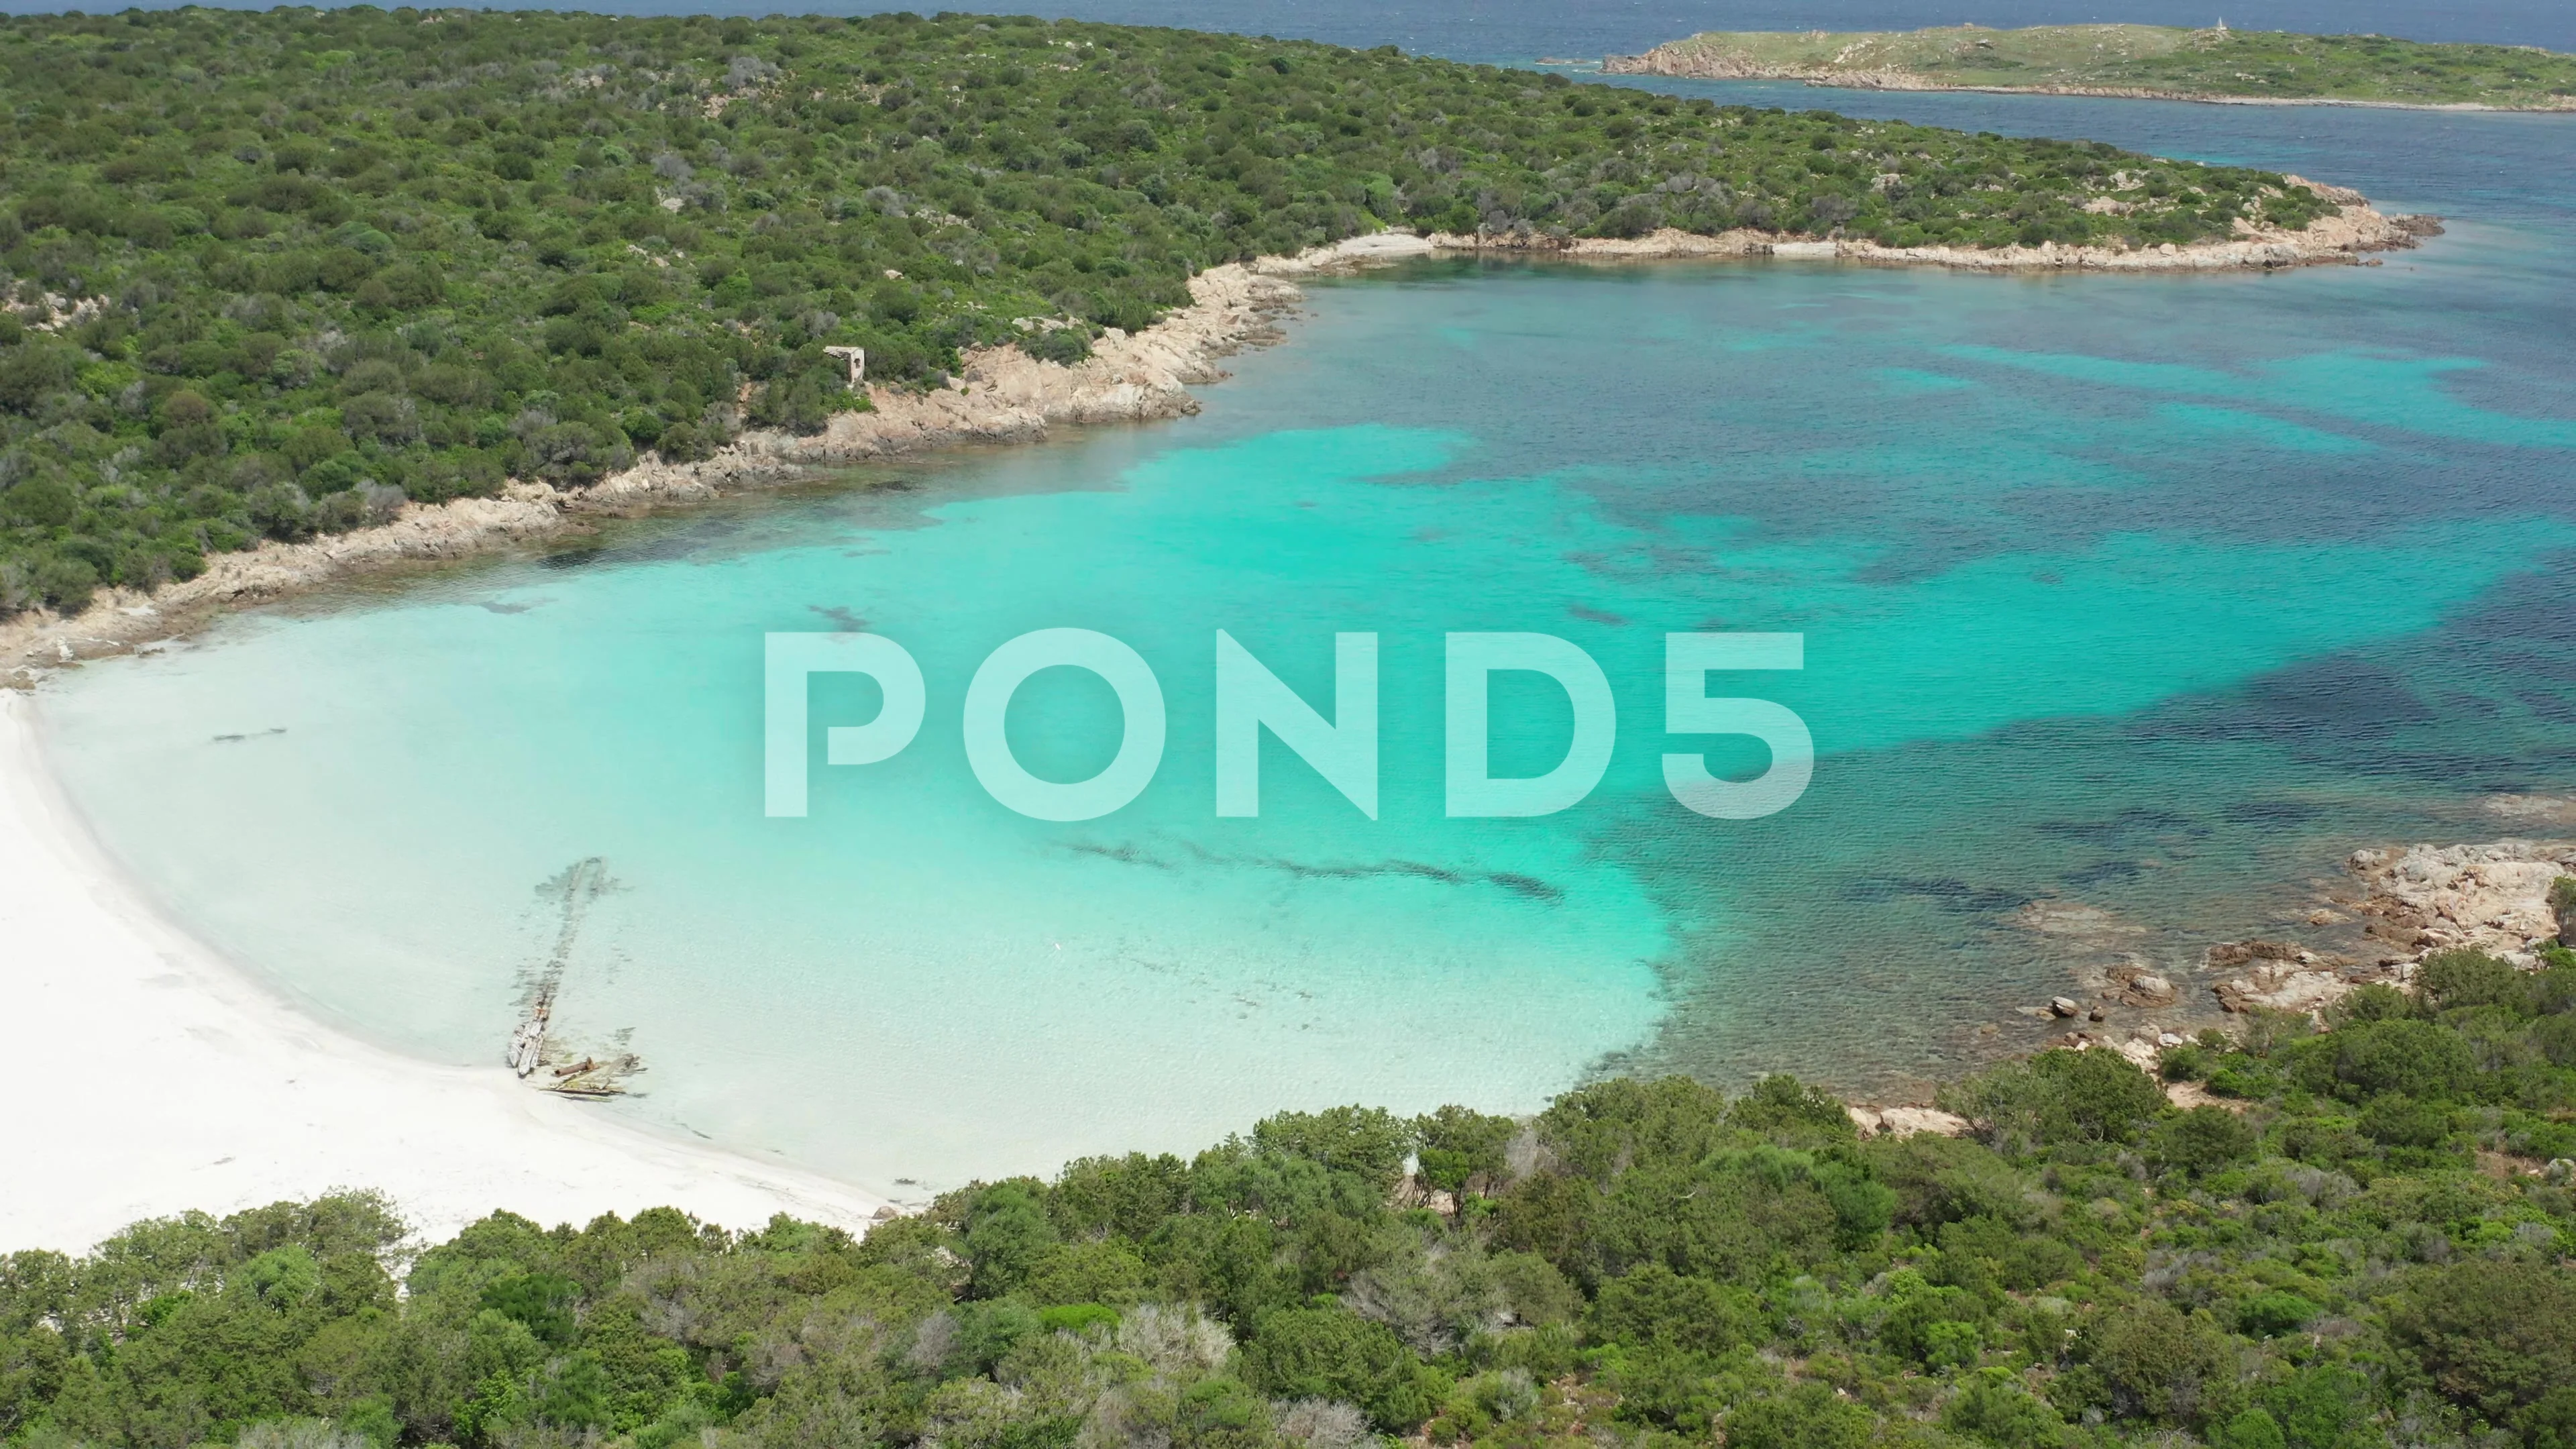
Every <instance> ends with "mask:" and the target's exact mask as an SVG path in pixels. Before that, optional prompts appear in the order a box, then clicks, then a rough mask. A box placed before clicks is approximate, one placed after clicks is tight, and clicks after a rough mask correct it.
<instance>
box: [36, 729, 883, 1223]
mask: <svg viewBox="0 0 2576 1449" xmlns="http://www.w3.org/2000/svg"><path fill="white" fill-rule="evenodd" d="M0 1100H5V1101H6V1102H7V1103H8V1104H9V1106H8V1109H7V1111H6V1112H0V1253H6V1252H10V1251H14V1250H18V1249H24V1248H53V1249H58V1250H61V1251H65V1252H80V1251H83V1250H85V1249H87V1248H89V1247H90V1246H91V1245H93V1244H95V1243H96V1242H98V1241H99V1240H100V1239H102V1238H104V1237H106V1236H108V1235H109V1234H111V1233H113V1232H115V1231H116V1230H117V1229H119V1228H121V1227H123V1226H125V1225H126V1224H128V1223H131V1222H134V1221H137V1220H140V1219H143V1218H150V1217H163V1216H168V1215H171V1214H175V1213H179V1212H182V1211H186V1210H188V1209H192V1208H195V1209H203V1210H205V1211H207V1212H212V1213H217V1214H221V1213H224V1212H229V1211H232V1210H235V1209H238V1208H243V1207H249V1206H255V1205H258V1204H263V1203H269V1202H274V1201H277V1200H279V1199H281V1198H304V1197H311V1196H313V1195H315V1194H317V1193H321V1192H325V1191H328V1190H330V1189H333V1188H375V1189H378V1190H381V1191H382V1192H384V1193H385V1194H387V1195H388V1196H389V1197H391V1198H392V1199H393V1201H394V1202H395V1203H396V1204H397V1206H398V1207H399V1208H400V1209H401V1210H402V1212H403V1214H404V1216H405V1217H406V1218H407V1219H408V1220H409V1221H410V1222H411V1223H412V1224H413V1226H414V1227H415V1228H416V1229H417V1230H418V1231H419V1232H420V1233H422V1234H423V1235H425V1236H426V1237H428V1238H429V1239H431V1240H436V1239H438V1238H442V1237H444V1236H446V1235H448V1234H450V1233H452V1232H453V1231H454V1230H455V1229H456V1228H458V1227H459V1226H461V1225H463V1224H465V1223H467V1222H470V1221H472V1220H474V1219H476V1218H478V1217H481V1216H483V1215H484V1214H486V1213H489V1212H491V1211H493V1210H495V1209H499V1208H506V1209H508V1210H510V1211H512V1212H515V1213H519V1214H521V1215H523V1216H525V1217H529V1218H533V1219H535V1220H536V1221H538V1222H540V1223H545V1224H548V1225H552V1224H554V1223H558V1222H574V1223H581V1222H587V1221H589V1220H590V1219H592V1218H594V1217H596V1216H598V1215H599V1214H601V1213H609V1212H614V1213H619V1214H632V1213H634V1212H636V1211H637V1210H639V1209H642V1208H647V1207H655V1206H664V1205H668V1206H673V1207H678V1208H681V1209H684V1210H686V1211H688V1212H690V1213H694V1214H696V1215H697V1216H698V1217H700V1218H701V1219H704V1220H706V1221H709V1222H714V1223H721V1224H723V1225H725V1226H727V1227H735V1228H744V1227H756V1226H758V1225H760V1224H761V1223H764V1222H766V1221H768V1219H769V1218H770V1216H771V1215H773V1214H775V1213H782V1212H783V1213H788V1214H791V1215H793V1216H796V1217H799V1218H804V1219H808V1220H813V1221H821V1222H829V1223H837V1224H841V1225H844V1226H849V1227H858V1226H861V1225H863V1224H865V1223H866V1222H867V1221H868V1220H869V1218H870V1217H871V1216H872V1214H874V1212H875V1211H876V1209H877V1208H878V1207H879V1206H881V1205H882V1200H881V1199H879V1198H876V1197H873V1196H871V1195H869V1194H867V1193H865V1192H862V1191H860V1190H858V1189H856V1188H853V1187H849V1186H845V1185H843V1184H840V1183H837V1182H833V1181H830V1180H828V1179H824V1178H821V1177H817V1176H814V1175H812V1174H809V1173H804V1172H799V1171H797V1170H794V1169H792V1168H788V1167H785V1166H783V1165H773V1164H769V1163H764V1162H759V1161H756V1160H753V1159H751V1158H746V1157H740V1156H736V1155H733V1154H731V1153H727V1152H722V1151H719V1150H716V1149H714V1148H711V1147H704V1146H699V1145H697V1144H693V1143H687V1142H680V1141H674V1140H670V1139H666V1138H663V1137H659V1136H656V1135H652V1134H650V1133H647V1132H645V1131H643V1130H641V1129H638V1128H634V1127H631V1126H629V1125H627V1124H626V1123H624V1122H621V1121H618V1120H615V1119H614V1118H612V1117H610V1116H609V1115H607V1114H606V1113H605V1112H604V1111H603V1110H602V1109H601V1108H599V1107H597V1106H594V1105H589V1104H585V1103H581V1102H576V1101H572V1100H568V1099H565V1098H561V1097H556V1096H553V1095H550V1094H547V1093H543V1092H539V1091H536V1090H533V1089H531V1088H529V1087H528V1086H526V1085H524V1084H523V1083H521V1082H519V1081H518V1080H517V1079H516V1078H515V1077H513V1076H512V1075H511V1074H510V1073H509V1072H508V1071H507V1070H506V1069H504V1068H502V1067H500V1066H498V1065H497V1064H496V1065H494V1066H491V1067H488V1068H486V1067H455V1066H441V1065H436V1064H433V1063H429V1062H422V1061H415V1060H412V1059H409V1058H406V1057H402V1056H399V1055H396V1054H394V1053H391V1052H388V1051H385V1050H383V1049H381V1048H377V1047H374V1046H370V1045H368V1044H366V1043H364V1042H362V1041H359V1040H357V1039H355V1038H353V1037H351V1036H349V1035H347V1034H345V1033H342V1032H340V1031H337V1030H334V1029H332V1028H330V1027H328V1026H326V1025H324V1024H322V1023H320V1022H318V1021H315V1020H311V1019H308V1018H306V1017H304V1016H302V1015H301V1014H299V1013H298V1012H296V1011H295V1010H293V1009H292V1008H290V1007H289V1006H287V1005H286V1004H285V1003H283V1002H281V1001H279V1000H277V999H275V998H274V997H273V996H272V995H271V994H270V993H269V992H268V991H267V990H265V989H264V988H263V987H261V986H260V985H259V984H258V983H257V982H255V981H253V980H252V979H251V978H249V977H248V976H246V975H244V974H243V973H242V972H241V971H240V970H239V969H237V968H236V967H234V966H233V965H232V964H230V963H229V962H227V961H225V960H223V959H221V958H220V957H219V956H218V955H217V954H216V953H215V952H213V951H212V950H210V949H208V948H207V947H205V946H203V945H201V944H199V943H197V942H195V941H193V940H190V939H189V938H188V937H187V936H186V935H184V934H183V933H181V932H180V931H179V930H178V929H176V928H175V927H173V926H172V925H171V924H169V923H168V922H167V921H165V920H163V919H162V918H161V917H160V916H159V915H158V914H157V913H156V912H155V911H154V909H153V908H152V907H151V906H150V905H149V904H148V902H147V901H146V899H145V898H144V896H143V894H142V893H141V891H140V889H139V888H138V887H136V886H135V885H133V884H132V883H131V882H130V881H128V880H127V879H126V878H125V877H124V875H123V873H122V872H120V871H119V870H118V869H117V868H116V867H115V866H114V864H113V863H112V862H110V861H109V860H108V859H107V857H106V856H105V854H104V853H103V852H102V851H101V850H100V849H99V848H98V846H97V844H96V842H95V841H94V840H93V839H92V837H91V836H90V834H89V831H88V829H87V827H86V826H85V825H84V824H83V823H82V821H81V820H80V818H79V816H78V815H77V814H76V813H75V812H74V810H73V809H72V808H71V806H70V804H69V802H68V801H67V800H66V799H65V798H64V797H63V795H62V793H61V792H60V790H59V789H58V788H57V787H56V784H55V782H54V779H53V777H52V775H51V773H50V771H49V770H48V768H47V765H46V762H45V758H44V752H43V748H42V740H41V729H40V726H39V721H38V718H37V710H36V709H35V707H34V702H33V701H32V700H31V699H30V698H29V697H27V696H26V695H24V694H21V693H17V692H13V691H9V690H5V689H0Z"/></svg>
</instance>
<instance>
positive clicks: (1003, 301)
mask: <svg viewBox="0 0 2576 1449" xmlns="http://www.w3.org/2000/svg"><path fill="white" fill-rule="evenodd" d="M0 87H5V90H0V94H5V98H6V106H5V109H0V289H5V290H6V292H7V293H8V297H7V300H8V301H9V302H11V303H13V304H14V306H13V307H11V308H5V309H0V616H5V615H6V614H8V613H10V612H11V611H15V610H20V609H25V608H29V607H34V606H38V605H41V604H50V605H52V606H54V607H57V608H70V607H73V606H76V605H78V604H80V603H81V602H82V601H83V600H84V599H86V598H87V597H88V596H89V595H90V593H91V592H92V590H93V589H94V588H96V587H97V586H98V585H100V584H103V583H114V584H121V585H127V586H133V587H149V586H152V585H154V584H156V583H159V582H161V581H163V580H166V579H169V578H173V577H185V576H188V575H191V574H193V573H194V572H195V571H197V570H199V569H200V568H202V566H203V561H204V559H205V557H206V555H208V554H210V553H217V552H222V551H224V550H228V549H234V548H239V547H242V546H244V545H246V544H248V543H250V542H252V541H254V540H256V539H257V538H260V537H262V536H266V537H276V538H297V537H301V536H304V535H306V534H308V533H310V532H313V531H316V530H324V531H328V530H335V529H342V528H347V527H350V526H353V525H356V524H358V523H361V522H364V521H366V520H368V519H370V518H379V517H382V516H384V515H385V514H387V513H388V512H389V511H390V510H392V509H393V508H395V507H397V506H398V505H399V504H400V503H401V502H402V501H403V500H404V499H419V500H437V499H444V498H449V497H454V496H457V495H461V494H481V493H488V492H491V491H493V490H495V489H497V488H498V487H500V486H501V485H502V483H503V482H504V480H506V479H509V478H513V477H516V478H520V479H525V480H531V481H537V482H543V483H547V484H552V485H554V486H556V487H560V488H578V487H581V486H584V485H586V484H588V483H590V482H592V481H595V480H596V479H598V478H599V477H601V476H602V475H603V474H605V473H607V472H609V471H612V470H615V469H618V468H620V467H622V466H624V465H626V464H627V463H628V462H629V461H630V460H631V459H633V458H634V457H636V456H637V455H638V454H639V452H641V451H642V450H646V449H653V450H658V451H659V452H660V453H661V454H663V455H664V456H666V457H670V458H675V459H689V458H694V457H697V456H700V455H702V454H704V453H706V452H707V451H709V450H710V449H713V448H715V447H718V446H720V445H722V444H723V443H725V442H726V441H727V440H729V439H730V438H731V437H732V436H733V435H734V434H735V433H736V431H737V430H739V429H741V428H744V427H754V426H768V427H780V428H787V429H792V430H798V431H805V432H811V431H813V430H815V429H817V428H819V427H820V426H821V425H822V424H823V421H824V419H825V418H826V417H827V416H828V415H829V414H830V413H831V412H832V411H834V410H836V409H845V408H849V407H852V406H856V405H859V404H858V403H857V402H856V400H854V399H853V398H851V397H850V396H849V395H848V393H847V392H846V391H845V389H844V377H845V374H844V372H843V370H842V367H841V365H840V364H839V363H838V362H835V361H833V360H832V359H830V358H828V357H827V356H826V355H825V354H824V352H823V350H822V349H823V348H824V347H825V346H827V345H833V344H843V345H858V346H864V347H865V348H866V349H867V350H868V356H869V361H870V371H871V375H872V377H874V378H876V379H879V380H889V381H896V382H906V383H913V384H921V383H927V382H934V381H937V380H939V379H940V378H942V377H943V375H944V374H945V373H947V372H949V371H953V370H955V369H956V368H957V367H958V366H959V354H960V352H961V350H963V349H967V348H970V347H974V346H978V345H998V344H1003V343H1008V342H1013V341H1017V342H1019V343H1020V344H1021V345H1022V346H1024V347H1027V348H1028V349H1030V350H1031V351H1032V352H1036V353H1039V354H1041V355H1047V356H1051V357H1053V358H1055V359H1056V360H1059V361H1069V360H1072V359H1075V358H1078V357H1080V356H1081V355H1083V354H1084V353H1085V352H1087V351H1088V348H1089V342H1088V340H1087V339H1089V338H1090V337H1093V336H1096V335H1097V334H1098V329H1100V328H1103V327H1111V326H1114V327H1121V328H1128V329H1134V328H1138V327H1142V326H1145V325H1147V324H1148V323H1150V322H1152V321H1153V320H1155V319H1156V318H1157V317H1158V316H1160V315H1161V314H1162V313H1163V311H1165V310H1166V309H1168V308H1170V307H1172V306H1174V305H1176V304H1179V303H1182V302H1185V301H1186V300H1187V296H1188V293H1187V285H1186V284H1187V279H1188V278H1189V276H1190V275H1191V274H1192V273H1193V272H1195V271H1197V270H1200V269H1203V268H1205V267H1207V266H1210V265H1212V264H1216V263H1220V262H1224V261H1229V260H1234V259H1238V258H1243V257H1248V256H1253V255H1259V254H1264V253H1283V252H1293V251H1296V250H1298V249H1300V248H1302V247H1305V246H1309V245H1314V244H1318V243H1322V242H1326V241H1331V240H1335V239H1338V238H1341V237H1345V236H1349V235H1353V234H1356V233H1363V232H1369V231H1374V230H1378V229H1380V228H1382V227H1385V226H1388V225H1394V224H1407V225H1412V226H1415V227H1423V228H1442V229H1448V230H1453V231H1472V230H1474V229H1476V228H1478V227H1480V226H1491V227H1499V228H1505V229H1519V228H1529V229H1535V230H1546V231H1555V232H1563V233H1582V234H1603V233H1611V234H1635V233H1640V232H1644V231H1648V230H1651V229H1654V228H1656V227H1659V226H1664V225H1674V226H1681V227H1686V228H1690V229H1693V230H1699V231H1715V230H1722V229H1725V228H1728V227H1735V226H1746V227H1755V228H1764V229H1771V230H1782V231H1810V232H1825V231H1830V230H1834V229H1837V228H1840V229H1843V230H1847V231H1853V232H1865V233H1868V234H1871V235H1875V236H1879V237H1881V238H1882V239H1886V240H1891V241H1906V242H1913V241H1924V240H1946V241H1954V242H1962V243H1971V244H1979V243H2000V242H2010V241H2015V240H2021V241H2030V242H2036V241H2039V240H2042V239H2045V238H2054V239H2057V240H2061V241H2082V240H2099V239H2105V238H2127V239H2131V240H2134V241H2137V242H2140V243H2151V242H2163V241H2190V240H2192V239H2195V238H2198V237H2203V236H2209V235H2220V234H2224V233H2226V232H2227V231H2228V230H2229V228H2230V227H2231V225H2232V224H2233V223H2234V222H2235V221H2236V220H2237V219H2238V218H2239V217H2246V216H2260V217H2263V218H2265V219H2269V220H2272V221H2275V222H2280V223H2284V224H2288V225H2304V224H2305V222H2306V221H2307V219H2308V218H2309V217H2310V216H2311V215H2312V214H2313V213H2314V212H2315V210H2316V209H2317V203H2316V202H2315V200H2314V198H2312V197H2311V196H2310V195H2309V194H2308V193H2306V192H2304V191H2298V192H2293V193H2290V194H2287V195H2283V194H2280V193H2279V192H2278V190H2277V186H2278V184H2279V178H2278V177H2275V176H2272V175H2269V174H2266V173H2260V172H2254V171H2247V170H2241V169H2232V168H2212V167H2204V166H2197V165H2190V164H2182V163H2166V162H2153V163H2151V162H2148V161H2146V160H2145V159H2143V158H2140V157H2136V156H2132V155H2129V154H2126V153H2123V152H2119V151H2115V150H2113V149H2111V148H2109V147H2106V146H2097V145H2088V144H2081V143H2064V142H2053V141H2022V140H2010V139H2005V138H2001V137H1996V136H1990V135H1987V136H1969V135H1962V134H1959V133H1956V132H1948V131H1940V130H1934V129H1928V128H1924V127H1916V126H1906V125H1899V124H1891V123H1878V122H1859V121H1851V120H1846V119H1843V118H1840V117H1836V116H1831V115H1825V114H1821V113H1810V114H1803V115H1791V114H1787V113H1783V112H1779V111H1753V110H1744V109H1720V108H1718V107H1715V106H1713V105H1710V104H1708V103H1706V102H1691V103H1684V102H1680V101H1676V100H1674V99H1673V98H1671V97H1664V96H1653V95H1647V94H1641V93H1638V92H1634V91H1628V90H1620V89H1612V88H1606V87H1589V86H1571V85H1568V84H1567V83H1565V81H1564V80H1563V78H1561V77H1541V76H1536V75H1532V74H1529V73H1526V72H1514V71H1504V70H1497V69H1494V68H1491V67H1479V66H1466V65H1458V64H1453V63H1450V62H1445V61H1435V60H1423V59H1415V58H1407V57H1404V56H1401V55H1398V54H1397V53H1395V51H1394V50H1393V49H1392V48H1391V47H1390V48H1388V49H1385V50H1379V51H1370V52H1365V53H1363V52H1356V51H1348V50H1339V49H1335V48H1332V47H1328V46H1321V45H1311V44H1303V43H1296V42H1285V41H1272V40H1251V39H1245V38H1241V37H1234V36H1223V35H1204V34H1196V33H1191V32H1184V31H1173V30H1147V29H1131V28H1121V27H1115V26H1101V25H1084V24H1074V23H1051V22H1042V21H1036V20H1012V19H979V18H977V17H974V16H962V15H951V16H943V17H941V18H938V19H934V20H923V19H920V18H917V17H914V16H910V15H892V16H869V17H861V18H858V19H854V20H840V19H819V18H817V19H775V20H769V21H763V22H757V23H755V22H751V21H746V20H715V19H707V18H686V19H633V18H615V17H606V16H585V15H554V14H532V13H500V14H493V13H483V12H474V11H416V10H411V9H399V10H393V11H383V10H377V9H374V8H371V7H360V8H355V9H347V10H331V11H319V12H317V11H313V10H304V9H294V10H276V11H271V12H267V13H263V14H243V13H239V12H230V11H208V10H196V9H190V10H181V11H175V12H159V13H153V12H143V11H132V12H128V13H126V14H123V15H117V16H104V17H79V16H43V17H23V16H22V17H0ZM2115 177H2121V178H2122V180H2123V181H2125V182H2127V183H2130V185H2131V190H2132V192H2133V193H2134V194H2133V195H2130V200H2132V201H2133V202H2134V203H2135V205H2134V207H2133V208H2132V209H2130V210H2128V211H2126V212H2125V213H2123V214H2118V215H2111V214H2099V213H2097V212H2088V211H2086V210H2085V209H2084V203H2085V202H2086V201H2087V200H2088V199H2092V198H2094V197H2095V196H2097V195H2098V194H2100V193H2102V192H2104V191H2106V190H2107V189H2110V188H2111V187H2112V186H2113V184H2114V178H2115ZM2124 194H2128V193H2124ZM1046 319H1066V320H1069V321H1071V322H1072V323H1074V324H1075V325H1073V326H1068V327H1062V328H1055V329H1045V328H1042V327H1040V326H1038V325H1036V324H1037V323H1039V322H1041V321H1044V320H1046Z"/></svg>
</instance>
